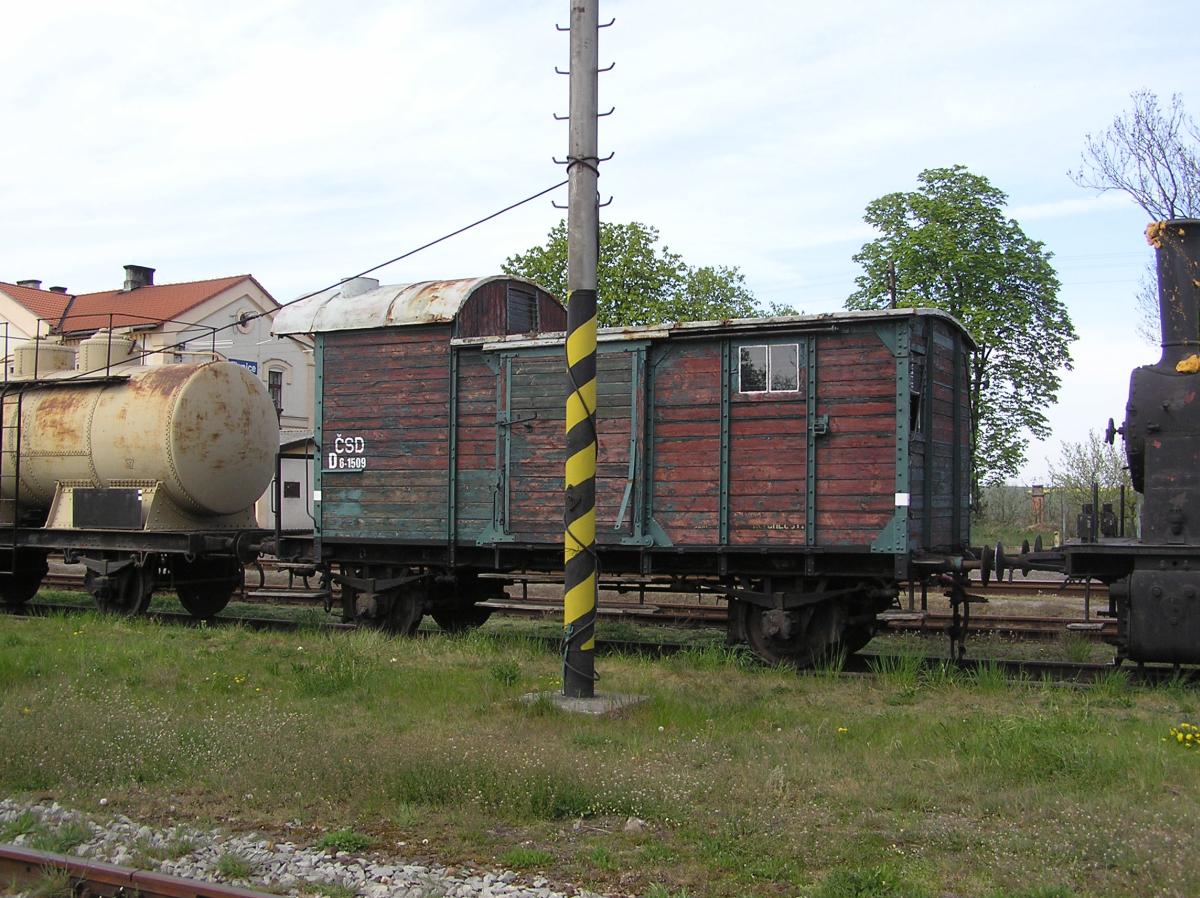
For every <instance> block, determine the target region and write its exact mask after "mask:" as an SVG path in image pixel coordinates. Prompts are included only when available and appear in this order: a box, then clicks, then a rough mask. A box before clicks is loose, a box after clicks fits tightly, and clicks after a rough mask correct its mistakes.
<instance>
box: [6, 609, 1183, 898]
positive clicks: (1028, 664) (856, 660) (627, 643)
mask: <svg viewBox="0 0 1200 898" xmlns="http://www.w3.org/2000/svg"><path fill="white" fill-rule="evenodd" d="M91 612H92V609H91V608H88V607H81V606H78V605H55V604H45V603H37V604H32V605H29V606H27V607H26V608H24V609H20V610H12V609H10V610H9V613H10V614H12V615H14V616H23V617H38V616H42V615H45V614H52V613H62V614H86V613H91ZM143 616H144V617H147V618H149V619H152V620H158V621H162V622H164V623H171V624H177V625H183V626H191V627H199V626H216V627H245V628H247V629H252V630H270V631H278V632H292V631H295V630H299V629H301V628H303V627H309V628H311V627H312V625H311V624H307V623H301V622H298V621H294V620H279V619H272V618H248V617H217V618H213V619H212V620H209V621H199V620H197V619H196V618H194V617H192V616H191V615H188V614H185V613H180V612H169V611H153V612H148V613H147V614H145V615H143ZM1030 620H1036V621H1038V622H1049V620H1050V619H1030ZM946 621H947V622H948V621H949V618H948V617H947V618H946ZM1054 623H1057V624H1061V623H1062V621H1058V620H1055V621H1054ZM317 629H320V630H328V631H344V630H355V629H357V625H355V624H343V623H341V622H338V621H329V622H326V623H324V624H320V625H317ZM436 632H438V631H425V630H422V631H418V633H417V636H418V637H422V636H430V635H434V634H435V633H436ZM928 632H934V631H933V630H929V631H928ZM972 632H975V631H972ZM526 638H528V639H530V640H532V641H533V642H537V643H540V644H542V645H544V646H545V648H546V650H547V651H556V650H557V649H558V648H559V638H558V637H557V636H530V637H526ZM698 648H699V647H697V646H696V645H694V644H688V643H682V642H663V641H648V640H636V639H605V638H603V637H598V638H597V639H596V650H597V651H598V652H600V653H601V654H626V655H640V656H643V657H646V656H648V657H654V658H664V657H668V656H670V655H675V654H679V653H681V652H686V651H689V650H697V649H698ZM701 650H702V649H701ZM745 657H746V659H748V660H749V661H750V662H751V663H761V662H758V661H757V659H754V658H753V656H751V655H749V654H747V655H746V656H745ZM883 657H885V654H884V653H874V652H860V653H859V654H856V655H852V656H850V657H849V658H847V659H845V663H844V665H843V666H842V667H841V669H840V672H841V673H842V674H844V675H846V676H875V675H877V674H878V671H877V670H875V669H872V665H873V664H878V663H879V661H878V659H880V658H883ZM921 665H922V667H923V669H925V670H927V671H935V670H938V669H940V668H944V667H946V666H951V667H953V668H955V669H956V670H957V671H959V672H961V673H964V674H967V675H970V674H972V673H973V672H977V671H980V670H982V669H984V668H988V667H991V668H995V669H998V670H1000V671H1001V672H1002V673H1003V674H1004V675H1005V676H1006V677H1007V678H1009V679H1012V680H1017V681H1035V682H1036V681H1049V682H1055V683H1080V684H1082V683H1089V682H1093V681H1095V680H1098V679H1101V678H1103V677H1106V676H1112V675H1113V674H1114V673H1115V672H1117V671H1122V672H1123V675H1124V676H1126V677H1127V678H1128V679H1129V681H1130V682H1131V683H1136V684H1138V685H1156V684H1159V683H1164V682H1172V681H1174V682H1182V683H1190V684H1197V683H1200V668H1182V669H1181V668H1179V667H1172V666H1170V665H1153V666H1142V665H1126V666H1123V667H1120V666H1117V665H1114V664H1111V663H1109V664H1088V663H1076V662H1067V661H1032V660H1024V659H1022V660H1017V659H995V658H983V659H977V658H965V659H959V660H951V659H948V658H946V657H940V656H936V655H929V656H923V657H922V658H921ZM811 673H813V672H812V671H800V674H801V675H805V674H811ZM206 894H207V893H206Z"/></svg>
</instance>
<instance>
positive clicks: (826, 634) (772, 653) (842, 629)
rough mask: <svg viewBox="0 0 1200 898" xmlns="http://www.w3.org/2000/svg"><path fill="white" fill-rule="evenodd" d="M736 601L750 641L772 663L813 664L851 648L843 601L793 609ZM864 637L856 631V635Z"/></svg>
mask: <svg viewBox="0 0 1200 898" xmlns="http://www.w3.org/2000/svg"><path fill="white" fill-rule="evenodd" d="M734 604H735V605H736V608H735V610H734V613H736V614H737V615H739V628H740V631H741V632H742V633H743V634H745V637H746V642H747V643H749V645H750V648H751V650H752V651H753V652H754V654H755V655H757V656H758V657H759V658H762V659H763V660H764V661H766V662H768V663H769V664H788V665H792V666H795V667H812V666H813V665H814V664H817V663H819V662H820V661H822V660H824V659H827V658H830V657H832V656H833V655H834V654H835V653H836V652H838V651H839V650H842V648H843V646H845V647H846V648H849V646H848V645H846V637H847V635H848V634H847V628H846V609H845V605H843V604H842V603H841V602H838V601H834V600H829V601H825V602H821V603H819V604H816V605H808V606H805V607H802V608H799V609H795V610H789V611H784V610H780V609H767V608H760V607H758V606H756V605H752V604H750V603H749V602H735V603H734ZM861 637H862V634H861V633H856V634H855V635H854V637H853V638H854V640H858V639H861ZM868 639H869V637H868ZM862 645H866V642H863V643H862ZM859 647H860V648H861V646H859Z"/></svg>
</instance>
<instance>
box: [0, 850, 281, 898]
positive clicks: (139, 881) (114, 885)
mask: <svg viewBox="0 0 1200 898" xmlns="http://www.w3.org/2000/svg"><path fill="white" fill-rule="evenodd" d="M56 875H57V876H65V877H66V878H67V879H68V880H69V894H71V895H72V896H74V898H132V896H134V895H137V896H140V898H277V896H270V895H268V894H267V893H266V892H258V891H254V890H253V889H244V888H239V887H237V886H229V885H222V884H220V883H211V882H200V881H198V880H192V879H182V878H180V877H178V876H167V875H166V874H163V873H152V872H150V871H149V870H138V869H135V868H134V867H119V866H117V865H116V864H106V863H102V862H100V861H93V860H88V859H86V858H80V857H73V856H71V855H66V854H51V853H49V852H46V851H33V850H32V849H29V848H22V847H20V846H18V845H0V885H5V884H10V885H11V886H13V887H15V886H17V885H25V886H33V885H37V884H38V883H41V882H44V881H45V880H46V879H47V878H48V877H52V876H56Z"/></svg>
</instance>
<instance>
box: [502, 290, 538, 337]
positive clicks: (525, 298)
mask: <svg viewBox="0 0 1200 898" xmlns="http://www.w3.org/2000/svg"><path fill="white" fill-rule="evenodd" d="M537 329H538V306H537V296H535V295H534V293H533V292H532V291H531V290H523V289H521V288H520V287H509V288H508V326H507V328H506V329H505V331H504V332H505V333H507V334H529V333H533V332H534V331H536V330H537Z"/></svg>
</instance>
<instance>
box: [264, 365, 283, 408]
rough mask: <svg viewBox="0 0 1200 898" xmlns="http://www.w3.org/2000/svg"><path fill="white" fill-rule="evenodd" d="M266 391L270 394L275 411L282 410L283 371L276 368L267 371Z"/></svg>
mask: <svg viewBox="0 0 1200 898" xmlns="http://www.w3.org/2000/svg"><path fill="white" fill-rule="evenodd" d="M267 391H268V392H269V393H270V394H271V402H272V403H273V404H274V406H275V411H277V412H279V413H281V414H282V412H283V372H282V371H281V370H280V369H278V368H271V369H270V370H269V371H267Z"/></svg>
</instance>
